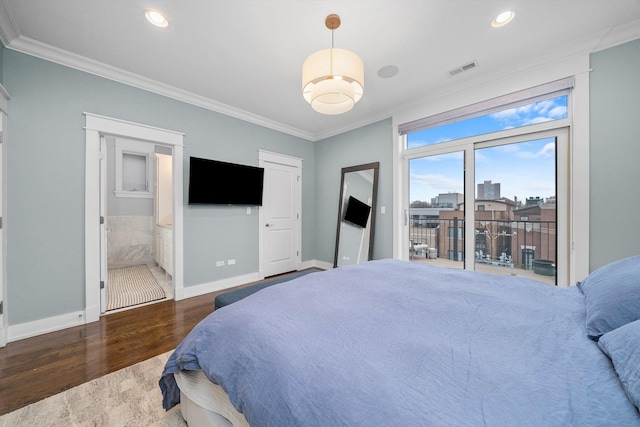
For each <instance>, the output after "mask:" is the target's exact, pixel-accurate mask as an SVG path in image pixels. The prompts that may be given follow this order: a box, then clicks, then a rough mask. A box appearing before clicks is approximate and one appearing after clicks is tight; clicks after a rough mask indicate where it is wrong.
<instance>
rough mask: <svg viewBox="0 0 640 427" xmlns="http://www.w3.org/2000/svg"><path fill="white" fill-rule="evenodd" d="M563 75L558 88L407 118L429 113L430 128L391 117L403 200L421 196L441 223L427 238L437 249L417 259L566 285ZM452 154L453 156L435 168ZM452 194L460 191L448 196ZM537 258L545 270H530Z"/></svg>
mask: <svg viewBox="0 0 640 427" xmlns="http://www.w3.org/2000/svg"><path fill="white" fill-rule="evenodd" d="M570 83H571V82H569V81H565V82H564V84H567V85H568V86H566V87H565V88H564V90H563V91H562V93H558V91H554V92H553V93H548V94H547V95H546V97H545V96H544V94H538V95H537V96H536V98H535V99H530V98H527V99H525V100H522V101H518V102H517V103H516V104H517V105H513V104H505V105H503V108H500V106H496V105H494V106H493V107H492V108H491V109H489V111H475V112H472V113H471V115H469V114H467V115H466V116H465V115H461V117H459V119H456V117H451V112H449V113H443V115H445V116H447V115H448V116H449V117H446V118H445V119H444V120H441V119H440V118H435V119H434V118H427V119H424V120H421V121H420V120H419V121H416V122H422V124H424V123H429V122H430V121H432V122H433V123H435V124H433V125H432V126H431V127H426V128H422V127H420V125H421V123H409V124H407V125H403V126H399V130H400V132H401V133H402V134H404V135H405V136H406V137H405V140H404V141H405V149H404V151H403V154H402V157H403V158H404V159H405V160H406V161H407V163H405V167H406V168H407V172H408V175H409V179H408V181H407V183H408V188H407V190H408V196H409V198H408V200H407V201H408V203H409V204H410V205H411V204H413V203H415V202H416V201H417V200H421V201H425V202H430V204H429V206H430V208H431V212H429V213H430V214H432V215H434V214H436V215H438V222H439V228H440V229H441V230H442V232H441V233H437V234H435V235H434V237H436V239H435V240H434V243H433V244H431V246H432V247H434V248H435V249H436V250H437V253H438V254H442V256H443V257H446V258H444V259H442V261H440V260H439V259H434V260H431V259H427V260H423V259H421V258H420V259H416V261H419V262H433V263H436V262H441V263H442V264H443V265H447V266H457V267H458V268H465V269H476V270H480V271H485V272H489V273H491V274H509V275H513V274H515V275H523V276H529V275H532V274H535V275H536V276H534V278H536V279H537V280H540V281H543V282H546V283H549V284H562V285H565V286H566V285H568V283H567V282H568V276H569V270H568V245H569V232H568V222H567V218H568V214H567V213H568V206H569V198H568V194H569V191H568V188H569V184H568V174H569V169H568V168H567V167H566V166H564V165H568V164H569V157H568V156H569V143H568V134H569V133H568V129H569V128H568V126H569V123H570V122H569V120H568V119H569V113H568V110H567V106H568V105H569V99H568V97H569V89H570V87H571V85H570ZM491 101H492V102H493V100H491ZM525 101H526V102H525ZM443 122H444V123H443ZM451 159H458V161H459V163H458V164H457V165H455V166H448V167H447V168H446V169H445V168H443V166H444V165H447V163H446V162H445V160H447V161H449V160H451ZM417 195H418V197H420V198H416V196H417ZM454 195H455V196H456V197H458V198H459V200H457V201H456V200H452V196H454ZM478 201H481V203H477V202H478ZM444 206H450V207H448V208H447V209H445V208H444ZM465 207H466V208H465ZM435 210H437V212H434V211H435ZM518 211H521V213H519V212H518ZM532 219H535V220H532ZM453 220H455V221H457V223H455V224H454V223H453V222H452V221H453ZM525 222H526V223H525ZM408 232H409V239H411V238H412V237H415V236H414V234H416V233H420V232H421V231H420V230H419V229H417V228H416V227H415V226H414V227H413V228H412V227H409V229H408ZM465 235H466V236H468V237H469V238H468V239H465V238H464V237H465ZM540 260H542V261H549V262H551V263H552V265H553V269H547V270H546V271H545V272H544V273H538V272H536V268H535V267H536V263H535V262H534V261H540ZM452 261H457V263H456V264H455V265H453V264H452ZM550 272H552V273H553V274H550Z"/></svg>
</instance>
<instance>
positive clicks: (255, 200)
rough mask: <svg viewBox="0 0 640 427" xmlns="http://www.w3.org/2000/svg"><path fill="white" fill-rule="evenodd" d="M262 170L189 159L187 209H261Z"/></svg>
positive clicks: (200, 159) (213, 161)
mask: <svg viewBox="0 0 640 427" xmlns="http://www.w3.org/2000/svg"><path fill="white" fill-rule="evenodd" d="M263 183H264V169H263V168H259V167H255V166H247V165H240V164H236V163H227V162H221V161H218V160H209V159H202V158H199V157H191V158H190V160H189V204H190V205H245V206H262V186H263Z"/></svg>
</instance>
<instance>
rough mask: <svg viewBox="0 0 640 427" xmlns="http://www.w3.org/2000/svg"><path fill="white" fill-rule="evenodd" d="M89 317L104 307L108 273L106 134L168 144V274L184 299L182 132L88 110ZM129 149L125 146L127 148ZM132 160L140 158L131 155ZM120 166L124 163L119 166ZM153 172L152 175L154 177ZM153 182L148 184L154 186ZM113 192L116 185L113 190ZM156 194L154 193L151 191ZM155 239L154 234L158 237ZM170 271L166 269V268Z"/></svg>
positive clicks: (176, 294) (95, 316)
mask: <svg viewBox="0 0 640 427" xmlns="http://www.w3.org/2000/svg"><path fill="white" fill-rule="evenodd" d="M85 118H86V120H85V135H86V152H85V161H86V162H85V168H86V169H85V171H86V173H85V278H86V283H85V296H86V301H85V303H86V305H85V315H86V316H85V319H86V322H87V323H90V322H95V321H97V320H98V319H99V318H100V315H101V314H102V313H105V311H106V290H107V286H106V283H104V282H105V281H106V280H108V278H107V267H108V263H107V262H106V260H107V244H106V243H107V221H106V211H105V208H106V206H107V202H106V200H103V199H104V198H105V196H106V191H102V186H101V183H102V182H106V179H107V168H106V162H105V160H106V154H105V152H106V148H105V147H104V145H105V144H106V141H105V139H106V138H108V137H116V138H117V137H122V138H126V139H129V140H133V141H138V142H142V143H145V144H152V146H153V147H154V148H153V153H154V155H155V154H156V149H155V147H156V146H161V147H164V148H165V149H166V150H169V151H167V152H161V153H158V154H169V153H170V159H171V184H172V194H171V195H170V196H169V198H170V199H171V202H170V204H171V206H172V214H173V219H172V222H173V224H171V228H170V230H169V231H170V232H169V235H170V238H171V241H172V245H171V248H170V250H168V255H167V257H168V258H167V260H168V265H170V267H169V268H170V273H169V276H170V277H171V279H172V285H173V286H172V289H173V299H175V300H179V299H183V298H184V284H183V253H182V245H183V202H182V199H183V151H184V149H183V139H184V134H182V133H180V132H175V131H170V130H166V129H160V128H156V127H151V126H147V125H142V124H137V123H132V122H127V121H123V120H119V119H113V118H109V117H105V116H99V115H95V114H91V113H85ZM124 151H126V150H123V152H124ZM129 160H133V161H134V163H135V161H136V160H139V159H136V158H133V159H129ZM121 166H122V165H121ZM152 179H153V177H152V178H151V179H149V181H148V182H151V181H152ZM151 188H152V187H149V189H151ZM114 191H115V190H114ZM151 197H153V196H151ZM154 239H155V236H154ZM165 274H166V273H165Z"/></svg>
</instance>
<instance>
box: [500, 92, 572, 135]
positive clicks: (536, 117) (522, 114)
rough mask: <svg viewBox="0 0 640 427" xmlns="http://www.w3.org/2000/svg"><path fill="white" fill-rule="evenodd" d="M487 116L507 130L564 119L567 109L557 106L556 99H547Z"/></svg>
mask: <svg viewBox="0 0 640 427" xmlns="http://www.w3.org/2000/svg"><path fill="white" fill-rule="evenodd" d="M561 99H566V98H561ZM489 116H490V117H491V118H492V119H494V120H496V121H498V122H500V123H501V124H502V126H503V129H509V128H513V127H520V126H527V125H532V124H536V123H543V122H548V121H551V120H557V119H560V118H564V117H566V116H567V107H566V106H564V105H560V104H558V102H557V99H547V100H544V101H539V102H534V103H532V104H527V105H523V106H520V107H516V108H510V109H508V110H504V111H498V112H497V113H493V114H490V115H489Z"/></svg>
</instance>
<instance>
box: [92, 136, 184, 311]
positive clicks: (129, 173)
mask: <svg viewBox="0 0 640 427" xmlns="http://www.w3.org/2000/svg"><path fill="white" fill-rule="evenodd" d="M101 153H102V155H101V182H100V192H101V196H100V201H101V209H100V210H101V217H103V218H104V220H103V223H104V224H103V230H102V234H103V238H102V245H101V253H102V256H101V265H102V266H101V273H102V274H101V276H102V277H101V287H102V288H103V292H102V301H101V307H102V311H103V312H107V313H108V312H114V311H120V310H123V309H127V308H133V307H136V306H140V305H143V304H148V303H151V302H157V301H161V300H164V299H171V298H173V281H172V277H171V274H172V267H171V256H170V254H172V253H173V248H172V239H171V228H172V225H173V211H172V194H173V191H172V179H173V178H172V168H171V157H172V150H171V148H170V147H165V146H162V145H158V144H155V143H152V142H147V141H140V140H134V139H130V138H125V137H120V136H103V137H102V138H101Z"/></svg>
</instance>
